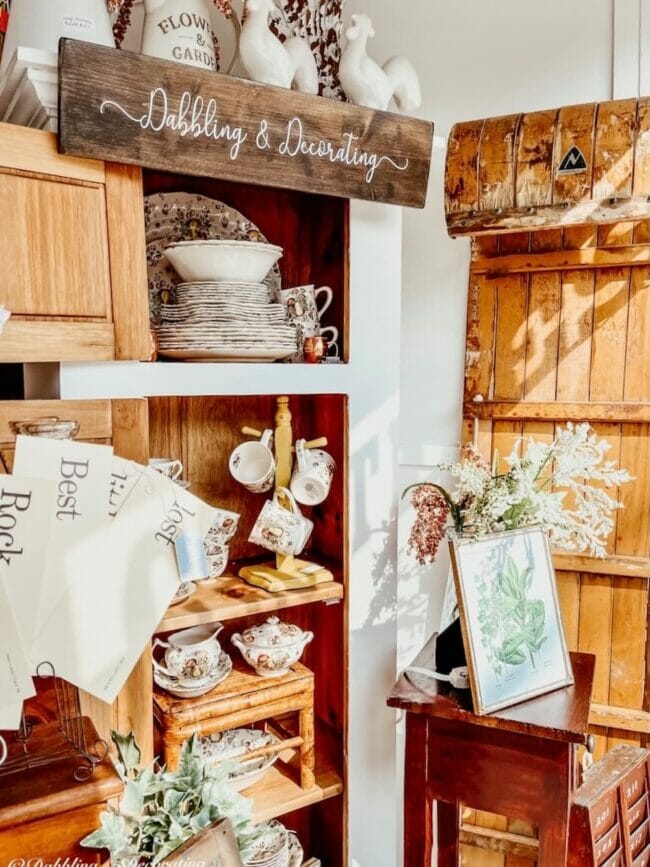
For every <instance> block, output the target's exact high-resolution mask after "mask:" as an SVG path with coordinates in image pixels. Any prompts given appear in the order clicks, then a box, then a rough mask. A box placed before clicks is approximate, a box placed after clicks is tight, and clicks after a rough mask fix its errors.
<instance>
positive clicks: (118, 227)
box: [106, 163, 152, 361]
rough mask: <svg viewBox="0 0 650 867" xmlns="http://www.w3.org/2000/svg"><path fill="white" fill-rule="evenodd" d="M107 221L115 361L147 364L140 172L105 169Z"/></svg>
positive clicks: (149, 348) (146, 292)
mask: <svg viewBox="0 0 650 867" xmlns="http://www.w3.org/2000/svg"><path fill="white" fill-rule="evenodd" d="M106 218H107V224H108V236H109V246H110V252H111V257H110V269H111V291H112V297H113V320H114V325H115V358H116V359H119V360H131V359H136V360H141V361H148V360H149V359H150V357H151V353H152V345H151V332H150V326H149V290H148V280H147V260H146V255H145V248H146V244H145V235H144V199H143V195H142V172H141V170H140V169H139V168H136V167H134V166H125V165H117V164H115V163H107V165H106Z"/></svg>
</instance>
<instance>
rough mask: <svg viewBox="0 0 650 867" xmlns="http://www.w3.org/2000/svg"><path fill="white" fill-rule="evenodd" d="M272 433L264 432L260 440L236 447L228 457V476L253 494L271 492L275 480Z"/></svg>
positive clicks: (269, 431)
mask: <svg viewBox="0 0 650 867" xmlns="http://www.w3.org/2000/svg"><path fill="white" fill-rule="evenodd" d="M272 440H273V432H272V431H271V430H265V431H264V433H263V434H262V437H261V439H260V440H251V441H250V442H246V443H242V444H241V445H238V446H237V448H236V449H235V450H234V452H233V453H232V454H231V455H230V462H229V465H228V466H229V469H230V475H231V476H232V477H233V479H235V480H236V481H238V482H239V484H240V485H243V486H244V487H245V488H246V489H247V490H249V491H251V493H253V494H264V493H265V492H266V491H269V490H271V488H272V487H273V481H274V478H275V457H274V456H273V452H272V451H271V442H272Z"/></svg>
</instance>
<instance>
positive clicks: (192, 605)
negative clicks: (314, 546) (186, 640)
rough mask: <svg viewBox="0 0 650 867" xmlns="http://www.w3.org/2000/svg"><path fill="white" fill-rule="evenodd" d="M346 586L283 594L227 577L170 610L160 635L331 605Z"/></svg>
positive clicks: (334, 583) (335, 584) (202, 587)
mask: <svg viewBox="0 0 650 867" xmlns="http://www.w3.org/2000/svg"><path fill="white" fill-rule="evenodd" d="M343 593H344V590H343V585H342V584H339V583H338V582H337V581H330V582H329V583H327V584H320V585H318V586H316V587H310V588H309V589H308V590H290V591H287V592H284V593H267V591H266V590H262V589H260V588H258V587H252V586H251V585H250V584H247V583H246V582H245V581H243V580H242V579H241V578H237V577H235V576H233V575H224V576H222V577H221V578H218V579H217V580H216V581H215V582H212V581H211V582H209V583H208V584H204V585H199V587H198V589H197V591H196V592H195V593H194V594H193V595H192V596H190V598H189V599H188V600H187V601H186V602H184V603H183V604H182V605H174V606H173V607H171V608H169V609H168V610H167V613H166V614H165V616H164V618H163V619H162V621H161V623H160V625H159V627H158V632H169V631H171V630H173V629H185V628H186V627H188V626H198V625H200V624H202V623H212V622H213V621H215V620H234V619H235V618H237V617H248V616H249V615H251V614H263V613H266V612H268V611H281V610H282V609H283V608H293V607H294V606H296V605H309V604H310V603H312V602H328V601H332V600H338V599H342V598H343Z"/></svg>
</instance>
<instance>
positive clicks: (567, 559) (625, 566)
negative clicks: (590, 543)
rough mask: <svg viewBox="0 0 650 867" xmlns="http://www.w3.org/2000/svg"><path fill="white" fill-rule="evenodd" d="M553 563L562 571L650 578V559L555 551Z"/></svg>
mask: <svg viewBox="0 0 650 867" xmlns="http://www.w3.org/2000/svg"><path fill="white" fill-rule="evenodd" d="M553 565H554V566H555V568H556V569H557V570H558V571H560V572H583V573H587V574H592V575H618V576H620V577H621V578H646V579H647V578H649V577H650V559H648V558H647V557H626V556H617V555H616V554H607V555H605V557H589V556H587V555H586V554H574V553H572V552H570V551H558V550H554V551H553Z"/></svg>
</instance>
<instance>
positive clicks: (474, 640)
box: [449, 527, 573, 716]
mask: <svg viewBox="0 0 650 867" xmlns="http://www.w3.org/2000/svg"><path fill="white" fill-rule="evenodd" d="M449 547H450V553H451V562H452V568H453V573H454V583H455V586H456V595H457V598H458V608H459V611H460V622H461V629H462V634H463V643H464V645H465V653H466V657H467V666H468V669H469V678H470V685H471V690H472V699H473V703H474V713H475V714H477V715H479V716H483V715H484V714H489V713H493V712H494V711H497V710H500V709H502V708H505V707H510V706H511V705H514V704H518V703H519V702H522V701H527V700H528V699H531V698H534V697H535V696H538V695H543V694H544V693H547V692H551V691H553V690H555V689H560V688H562V687H565V686H570V685H572V684H573V671H572V668H571V661H570V658H569V652H568V649H567V645H566V639H565V635H564V627H563V625H562V615H561V613H560V606H559V601H558V595H557V587H556V581H555V571H554V569H553V563H552V560H551V553H550V548H549V544H548V539H547V536H546V533H545V532H544V531H543V530H542V529H541V528H539V527H530V528H526V529H522V530H510V531H507V532H504V533H494V534H492V535H489V536H483V537H481V538H476V537H456V538H452V539H450V542H449Z"/></svg>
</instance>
